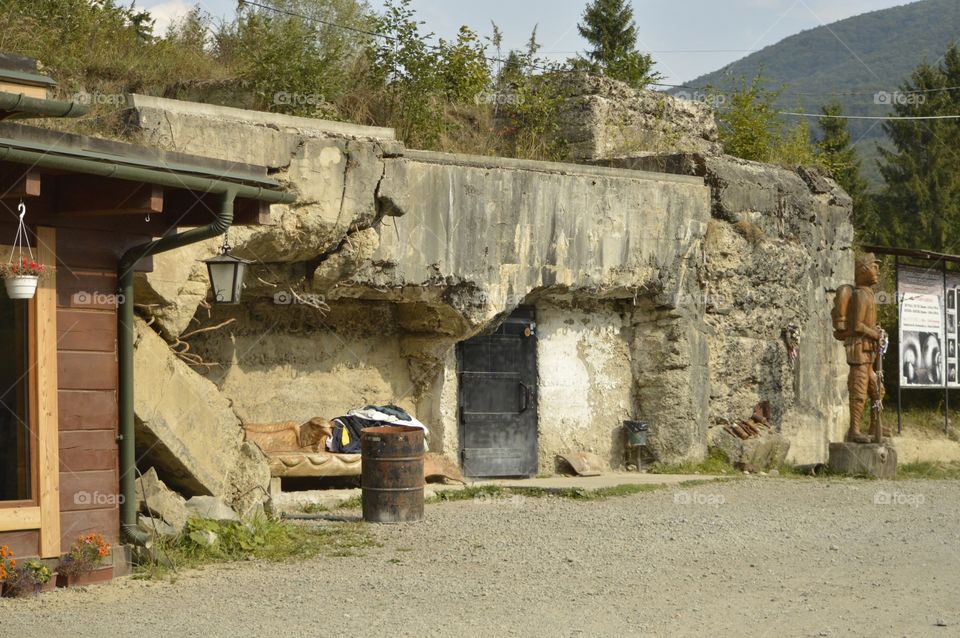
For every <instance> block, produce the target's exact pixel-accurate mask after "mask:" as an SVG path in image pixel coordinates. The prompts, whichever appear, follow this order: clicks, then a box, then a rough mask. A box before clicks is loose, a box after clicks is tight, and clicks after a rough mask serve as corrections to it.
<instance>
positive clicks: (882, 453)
mask: <svg viewBox="0 0 960 638" xmlns="http://www.w3.org/2000/svg"><path fill="white" fill-rule="evenodd" d="M830 471H831V472H834V473H837V474H847V475H849V476H863V475H866V476H872V477H875V478H881V479H892V478H895V477H896V475H897V451H896V450H895V449H894V448H893V447H891V446H888V445H882V444H877V443H831V444H830Z"/></svg>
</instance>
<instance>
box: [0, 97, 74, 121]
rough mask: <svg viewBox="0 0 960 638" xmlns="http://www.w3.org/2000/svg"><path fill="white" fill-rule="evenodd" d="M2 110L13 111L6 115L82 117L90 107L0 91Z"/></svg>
mask: <svg viewBox="0 0 960 638" xmlns="http://www.w3.org/2000/svg"><path fill="white" fill-rule="evenodd" d="M0 111H11V113H10V114H9V115H7V116H6V117H8V118H9V117H80V116H81V115H86V114H87V113H88V112H89V111H90V107H89V106H87V105H86V104H81V103H79V102H63V101H60V100H44V99H41V98H36V97H27V96H26V95H24V94H23V93H8V92H6V91H0Z"/></svg>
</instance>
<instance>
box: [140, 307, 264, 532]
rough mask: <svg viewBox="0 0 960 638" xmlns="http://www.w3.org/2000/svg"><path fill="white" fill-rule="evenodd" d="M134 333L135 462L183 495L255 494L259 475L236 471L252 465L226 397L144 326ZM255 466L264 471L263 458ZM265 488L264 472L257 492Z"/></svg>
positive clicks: (252, 461) (228, 495)
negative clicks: (151, 468)
mask: <svg viewBox="0 0 960 638" xmlns="http://www.w3.org/2000/svg"><path fill="white" fill-rule="evenodd" d="M136 331H137V339H136V351H135V354H134V378H135V383H136V392H135V401H134V410H135V414H136V436H137V457H138V458H139V459H140V462H141V463H142V464H145V465H153V466H154V467H156V468H158V469H159V470H160V471H159V474H160V475H161V478H163V480H164V482H165V483H166V484H167V485H169V486H170V487H175V488H177V489H178V490H180V491H181V492H184V493H187V494H203V495H218V496H227V497H234V496H235V495H236V494H248V493H253V492H255V491H256V490H257V488H258V487H261V485H259V484H258V482H259V481H260V479H262V476H259V477H258V476H257V474H258V473H257V472H255V471H250V470H249V469H248V468H247V469H244V468H241V467H240V466H241V465H247V464H249V463H255V462H256V461H254V460H251V459H250V458H249V457H248V456H243V455H242V454H241V446H242V444H243V434H242V432H241V429H240V423H239V421H238V420H237V417H236V415H235V414H234V413H233V411H232V410H231V408H230V401H229V399H227V398H226V397H225V396H224V395H223V394H222V393H220V392H219V391H218V389H217V387H216V386H215V385H214V384H213V383H211V382H210V381H208V380H207V379H204V378H203V377H200V376H199V375H197V374H196V373H195V372H194V371H193V370H191V369H190V368H189V366H187V365H186V364H185V363H183V362H182V361H180V360H179V359H178V358H176V357H175V356H174V355H173V354H172V353H171V352H170V348H169V347H168V346H167V343H166V342H165V341H164V340H163V339H162V338H161V337H160V336H159V335H157V333H155V332H154V331H153V330H151V329H150V328H149V327H148V326H147V325H146V324H145V323H144V322H142V321H140V320H137V325H136ZM261 463H262V465H263V467H264V468H266V467H267V465H266V459H262V461H261ZM238 479H249V481H251V482H253V484H252V485H251V484H249V483H244V482H241V483H237V482H236V481H237V480H238ZM268 485H269V470H266V480H265V481H263V483H262V488H263V494H266V488H267V487H268ZM170 522H171V523H172V522H173V521H170Z"/></svg>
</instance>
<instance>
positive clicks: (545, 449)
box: [537, 302, 633, 472]
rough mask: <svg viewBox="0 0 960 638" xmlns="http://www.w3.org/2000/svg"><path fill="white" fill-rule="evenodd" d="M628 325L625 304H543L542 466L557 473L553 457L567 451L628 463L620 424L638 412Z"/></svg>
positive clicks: (613, 463)
mask: <svg viewBox="0 0 960 638" xmlns="http://www.w3.org/2000/svg"><path fill="white" fill-rule="evenodd" d="M628 330H629V327H628V326H627V325H626V322H625V321H624V316H623V312H622V309H621V308H617V307H611V305H610V304H602V305H601V304H594V305H591V306H585V307H580V308H578V307H571V306H570V305H569V304H563V305H561V304H556V303H550V302H543V303H538V304H537V365H538V366H539V371H540V381H539V388H538V393H539V400H540V406H541V409H540V411H539V421H540V427H539V432H540V467H541V470H542V471H549V472H553V471H554V470H555V467H554V465H555V455H556V454H562V453H565V452H592V453H594V454H598V455H601V456H602V458H603V459H604V461H605V462H606V464H607V467H619V466H620V464H621V463H622V461H623V453H624V452H623V437H622V434H621V424H622V422H623V421H624V419H629V418H632V417H631V415H632V413H633V377H632V374H631V369H630V345H629V339H627V338H625V335H624V333H625V332H626V331H628ZM547 454H549V455H550V456H547Z"/></svg>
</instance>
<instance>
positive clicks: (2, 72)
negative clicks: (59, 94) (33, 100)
mask: <svg viewBox="0 0 960 638" xmlns="http://www.w3.org/2000/svg"><path fill="white" fill-rule="evenodd" d="M0 80H10V81H12V82H17V83H19V84H28V85H30V86H45V87H48V88H49V87H54V86H56V85H57V83H56V82H54V81H53V80H52V79H50V78H48V77H47V76H45V75H40V74H39V73H31V72H29V71H17V70H15V69H3V68H0Z"/></svg>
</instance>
